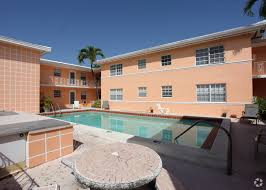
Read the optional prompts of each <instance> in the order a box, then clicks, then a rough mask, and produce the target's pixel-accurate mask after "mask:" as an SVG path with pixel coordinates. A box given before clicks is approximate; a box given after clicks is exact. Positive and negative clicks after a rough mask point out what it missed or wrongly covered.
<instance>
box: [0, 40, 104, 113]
mask: <svg viewBox="0 0 266 190" xmlns="http://www.w3.org/2000/svg"><path fill="white" fill-rule="evenodd" d="M49 52H51V48H50V47H47V46H41V45H37V44H32V43H29V42H25V41H20V40H16V39H12V38H8V37H4V36H0V110H5V111H22V112H32V113H39V112H40V100H41V98H44V97H48V96H49V97H50V98H51V99H52V102H53V104H54V105H55V106H57V105H58V106H59V107H60V109H62V108H72V104H73V102H74V101H75V100H77V101H79V102H80V103H81V104H82V105H84V106H90V105H91V102H92V101H93V100H95V99H96V83H95V79H94V77H93V76H92V73H91V69H90V68H89V67H86V66H82V65H76V64H69V63H64V62H59V61H53V60H47V59H41V57H42V56H43V55H44V54H45V53H49ZM94 73H95V76H96V78H100V74H101V73H100V71H99V70H95V71H94ZM97 85H98V86H97V87H98V88H99V94H100V81H99V82H98V83H97ZM56 109H58V108H57V107H56Z"/></svg>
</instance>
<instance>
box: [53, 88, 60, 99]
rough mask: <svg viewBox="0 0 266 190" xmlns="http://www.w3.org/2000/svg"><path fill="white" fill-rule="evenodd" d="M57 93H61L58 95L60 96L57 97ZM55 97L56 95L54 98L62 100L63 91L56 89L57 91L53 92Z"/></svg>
mask: <svg viewBox="0 0 266 190" xmlns="http://www.w3.org/2000/svg"><path fill="white" fill-rule="evenodd" d="M55 92H59V93H58V94H59V96H58V94H57V95H56V96H55V94H56V93H55ZM53 95H54V98H61V97H62V93H61V90H58V89H55V90H54V91H53Z"/></svg>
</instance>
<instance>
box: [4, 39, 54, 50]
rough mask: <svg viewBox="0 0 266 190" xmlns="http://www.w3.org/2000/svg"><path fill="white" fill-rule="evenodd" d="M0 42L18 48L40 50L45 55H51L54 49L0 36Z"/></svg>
mask: <svg viewBox="0 0 266 190" xmlns="http://www.w3.org/2000/svg"><path fill="white" fill-rule="evenodd" d="M0 42H5V43H8V44H13V45H17V46H22V47H27V48H31V49H36V50H39V51H41V52H43V53H49V52H51V50H52V48H50V47H48V46H42V45H38V44H32V43H29V42H25V41H21V40H16V39H14V38H9V37H5V36H0Z"/></svg>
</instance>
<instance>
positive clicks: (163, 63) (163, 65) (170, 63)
mask: <svg viewBox="0 0 266 190" xmlns="http://www.w3.org/2000/svg"><path fill="white" fill-rule="evenodd" d="M168 56H169V57H170V61H167V62H166V61H164V62H163V57H168ZM169 65H172V55H170V54H168V55H162V56H161V66H162V67H165V66H169Z"/></svg>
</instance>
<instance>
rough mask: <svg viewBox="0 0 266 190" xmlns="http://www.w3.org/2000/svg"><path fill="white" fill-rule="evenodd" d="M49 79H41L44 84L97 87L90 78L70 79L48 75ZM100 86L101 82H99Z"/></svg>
mask: <svg viewBox="0 0 266 190" xmlns="http://www.w3.org/2000/svg"><path fill="white" fill-rule="evenodd" d="M48 78H49V79H48V80H43V81H41V84H42V85H49V86H65V87H68V86H69V87H72V86H73V87H86V88H95V82H94V81H88V80H80V79H69V78H63V77H54V76H51V77H48ZM98 87H100V83H99V84H98Z"/></svg>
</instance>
